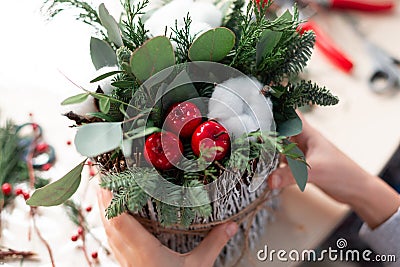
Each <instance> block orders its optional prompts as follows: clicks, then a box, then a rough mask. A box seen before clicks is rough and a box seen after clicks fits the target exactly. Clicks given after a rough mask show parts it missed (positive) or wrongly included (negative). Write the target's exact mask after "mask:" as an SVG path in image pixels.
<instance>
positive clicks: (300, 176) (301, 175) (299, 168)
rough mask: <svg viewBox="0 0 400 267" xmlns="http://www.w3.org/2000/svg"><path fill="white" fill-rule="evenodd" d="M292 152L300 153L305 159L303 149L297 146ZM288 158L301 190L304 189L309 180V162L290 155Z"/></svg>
mask: <svg viewBox="0 0 400 267" xmlns="http://www.w3.org/2000/svg"><path fill="white" fill-rule="evenodd" d="M291 152H292V153H294V154H296V155H300V158H301V159H303V160H304V159H305V157H304V153H303V151H301V150H300V148H298V147H297V146H295V147H293V148H292V150H291ZM286 159H287V161H288V165H289V168H290V170H291V171H292V174H293V177H294V179H295V180H296V183H297V185H298V187H299V188H300V190H301V191H304V189H305V188H306V184H307V181H308V170H307V164H306V163H305V162H303V161H301V160H299V159H292V158H290V157H286Z"/></svg>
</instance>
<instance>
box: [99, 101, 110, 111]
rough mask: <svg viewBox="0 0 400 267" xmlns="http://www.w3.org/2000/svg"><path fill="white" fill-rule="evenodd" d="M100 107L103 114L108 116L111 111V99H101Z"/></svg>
mask: <svg viewBox="0 0 400 267" xmlns="http://www.w3.org/2000/svg"><path fill="white" fill-rule="evenodd" d="M99 107H100V111H101V112H103V113H104V114H107V113H108V112H109V111H110V99H109V98H108V97H107V98H101V99H100V100H99Z"/></svg>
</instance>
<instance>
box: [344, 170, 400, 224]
mask: <svg viewBox="0 0 400 267" xmlns="http://www.w3.org/2000/svg"><path fill="white" fill-rule="evenodd" d="M365 175H368V174H365ZM349 204H350V206H351V207H352V208H353V210H354V211H355V212H356V213H357V214H358V215H359V216H360V217H361V219H363V221H365V222H366V224H367V225H368V226H369V228H371V229H374V228H376V227H378V226H379V225H381V224H382V223H384V222H385V221H386V220H388V219H389V218H390V217H391V216H392V215H393V214H395V213H396V211H397V210H398V209H399V207H400V196H399V194H398V193H397V192H396V191H395V190H394V189H393V188H391V187H390V186H389V185H388V184H386V183H385V182H384V181H382V180H381V179H380V178H379V177H375V176H371V175H368V176H367V177H365V179H363V180H362V182H361V183H360V186H359V187H358V188H355V190H354V194H353V196H352V198H351V199H350V200H349Z"/></svg>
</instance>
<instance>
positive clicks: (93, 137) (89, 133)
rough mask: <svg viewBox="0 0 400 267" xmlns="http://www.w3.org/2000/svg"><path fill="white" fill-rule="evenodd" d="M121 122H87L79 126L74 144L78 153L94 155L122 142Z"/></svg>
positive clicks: (109, 149) (115, 146) (88, 155)
mask: <svg viewBox="0 0 400 267" xmlns="http://www.w3.org/2000/svg"><path fill="white" fill-rule="evenodd" d="M121 124H122V123H121V122H98V123H89V124H85V125H83V126H81V127H79V129H78V132H77V133H76V135H75V146H76V149H77V150H78V152H79V153H81V154H82V155H84V156H87V157H94V156H97V155H100V154H102V153H105V152H108V151H111V150H113V149H115V148H118V147H119V146H120V145H121V143H122V128H121Z"/></svg>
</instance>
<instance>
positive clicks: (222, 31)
mask: <svg viewBox="0 0 400 267" xmlns="http://www.w3.org/2000/svg"><path fill="white" fill-rule="evenodd" d="M116 4H118V3H116ZM46 5H47V7H46V8H47V10H48V11H49V12H50V15H52V16H54V15H55V14H58V13H60V11H62V10H64V9H66V8H67V7H69V6H73V7H76V8H77V9H78V10H79V11H80V12H79V17H78V18H79V19H81V20H83V21H84V22H85V23H88V24H91V25H93V26H94V27H95V29H96V33H97V35H98V36H97V37H92V38H91V42H90V53H91V57H92V61H93V64H94V66H95V67H96V69H97V70H98V71H97V75H96V76H95V77H94V79H93V80H92V81H91V83H92V86H91V88H83V87H80V89H81V90H83V92H82V93H80V94H78V95H75V96H72V97H69V98H68V99H66V100H65V101H63V103H62V104H63V105H73V106H72V108H71V112H69V113H67V114H65V115H66V116H67V117H68V118H70V119H71V120H73V121H74V122H75V125H74V126H76V127H78V130H77V134H76V138H75V146H76V148H77V150H78V152H80V153H81V154H82V155H84V156H87V157H88V158H91V159H92V161H94V162H96V166H98V169H99V173H100V179H101V186H102V187H103V188H107V189H109V190H111V191H112V192H113V196H114V197H113V200H112V202H111V204H110V206H109V207H108V208H107V210H106V216H107V217H108V218H112V217H115V216H118V215H119V214H121V213H123V212H129V213H131V214H132V215H133V216H135V217H136V218H137V219H138V220H139V221H140V222H141V223H142V224H144V225H145V226H146V227H147V228H148V229H149V230H150V231H151V232H153V233H154V234H155V235H156V236H157V237H158V238H159V239H160V241H161V242H163V243H164V244H166V245H168V246H169V247H171V248H172V249H175V250H176V251H179V252H186V251H188V250H190V249H193V248H194V246H196V245H197V244H198V242H200V241H201V239H202V238H203V237H204V235H205V234H206V233H207V232H208V231H209V230H210V228H211V227H213V226H215V225H217V224H219V223H222V222H224V221H226V220H236V221H238V222H240V223H241V233H239V234H238V235H237V238H236V239H234V240H232V242H231V246H230V247H229V246H228V248H227V249H226V250H225V251H224V253H223V254H224V256H225V258H232V257H234V256H237V255H239V254H240V253H238V251H241V250H242V249H241V246H243V245H244V242H246V241H244V240H247V239H250V240H251V239H252V238H255V236H256V235H257V231H259V228H262V226H263V225H265V220H266V218H267V217H268V214H269V212H268V210H266V208H265V207H266V206H268V205H269V206H271V205H272V204H271V203H270V202H268V200H269V199H270V196H271V192H270V190H269V189H268V187H267V183H266V182H265V179H266V178H267V177H268V175H269V174H270V173H271V172H272V171H273V170H274V168H276V166H277V162H278V158H279V156H280V155H284V156H286V158H287V162H288V164H289V166H290V168H291V170H292V172H293V175H294V177H295V178H296V181H297V184H298V185H299V187H300V189H301V190H304V187H305V184H306V182H307V163H306V161H305V158H304V154H303V153H302V152H301V150H300V149H299V148H298V147H297V146H296V144H294V143H291V142H290V141H289V137H290V136H293V135H297V134H299V133H300V132H301V128H302V125H301V120H300V119H299V117H298V116H297V114H296V112H295V109H296V108H298V107H301V106H304V105H310V104H317V105H334V104H336V103H337V102H338V99H337V98H336V97H335V96H333V95H332V94H331V93H330V92H329V91H328V90H327V89H325V88H324V87H320V86H318V85H316V84H314V83H312V82H311V81H305V80H299V78H298V74H299V73H300V72H301V71H302V70H303V69H304V67H305V66H306V63H307V61H308V59H309V58H310V56H311V53H312V48H313V45H314V41H315V37H314V34H313V32H304V33H302V34H300V33H299V31H298V28H299V25H300V23H301V21H299V16H298V12H297V9H296V7H294V8H293V11H292V12H290V11H286V12H285V13H283V14H282V15H280V16H276V15H275V16H274V15H272V14H271V12H269V9H270V6H271V5H272V3H270V2H269V1H264V3H260V2H259V1H244V0H235V1H215V2H214V1H192V0H172V1H162V2H160V3H158V4H150V3H149V1H146V0H144V1H135V2H134V1H130V0H126V1H122V6H123V12H122V15H121V18H120V19H119V22H117V20H116V19H115V18H114V17H112V16H111V15H110V13H109V12H108V10H107V9H106V7H105V5H104V4H101V5H100V6H99V8H98V11H97V10H96V9H95V8H93V7H91V6H90V5H88V4H87V3H86V2H81V1H72V0H69V1H61V0H53V1H50V0H49V1H47V2H46ZM266 14H269V15H268V16H267V15H266ZM85 162H86V160H85V161H83V162H81V163H80V164H79V165H78V166H76V167H75V168H74V169H73V170H71V171H70V172H69V173H68V174H66V175H65V176H64V177H63V178H61V179H59V180H58V181H56V182H54V183H52V184H49V185H48V186H46V187H43V188H41V189H39V190H37V191H36V192H35V193H34V194H33V195H32V197H31V198H30V199H29V201H28V204H30V205H33V206H39V205H42V206H51V205H58V204H61V203H63V202H65V201H66V200H67V199H68V198H69V197H70V196H71V195H72V194H73V193H74V192H75V191H76V189H77V188H78V186H79V183H80V180H81V171H82V168H83V166H84V165H85ZM220 263H224V264H228V263H227V262H226V261H224V260H223V259H220Z"/></svg>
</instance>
